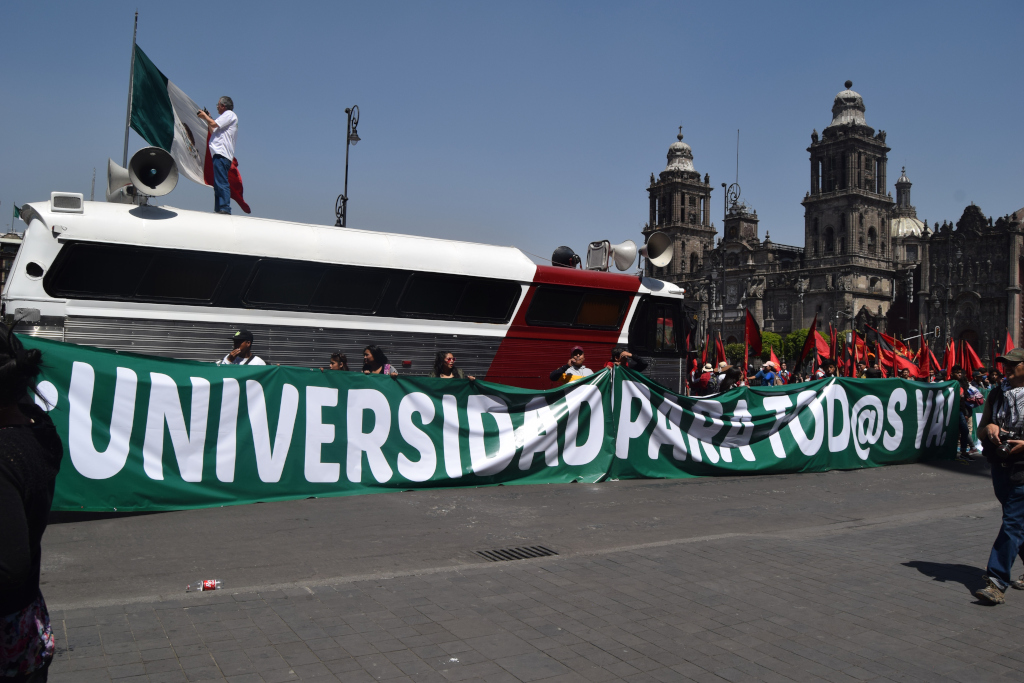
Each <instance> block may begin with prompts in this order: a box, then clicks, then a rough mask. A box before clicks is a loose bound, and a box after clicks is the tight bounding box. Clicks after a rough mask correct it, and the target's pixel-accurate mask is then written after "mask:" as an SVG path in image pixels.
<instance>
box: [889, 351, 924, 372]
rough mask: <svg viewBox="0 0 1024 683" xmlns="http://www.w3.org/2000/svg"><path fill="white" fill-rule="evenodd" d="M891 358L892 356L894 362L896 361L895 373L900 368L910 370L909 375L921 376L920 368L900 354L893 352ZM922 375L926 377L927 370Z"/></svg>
mask: <svg viewBox="0 0 1024 683" xmlns="http://www.w3.org/2000/svg"><path fill="white" fill-rule="evenodd" d="M893 358H894V360H895V363H896V372H897V373H898V372H900V371H901V370H907V371H908V372H910V376H911V377H921V376H922V375H921V368H919V367H918V366H916V365H914V364H913V363H911V362H910V361H909V360H907V359H906V358H904V357H903V356H900V355H899V354H893ZM923 376H924V377H927V376H928V374H927V372H926V373H925V374H924V375H923Z"/></svg>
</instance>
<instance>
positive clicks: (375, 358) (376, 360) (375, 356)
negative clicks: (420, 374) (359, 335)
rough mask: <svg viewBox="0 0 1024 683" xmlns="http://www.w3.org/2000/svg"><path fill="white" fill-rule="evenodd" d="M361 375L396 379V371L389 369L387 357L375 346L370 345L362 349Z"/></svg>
mask: <svg viewBox="0 0 1024 683" xmlns="http://www.w3.org/2000/svg"><path fill="white" fill-rule="evenodd" d="M363 374H364V375H391V378H392V379H394V378H395V377H398V370H395V369H394V368H393V367H391V364H390V363H388V357H387V355H385V353H384V351H383V350H382V349H381V348H380V347H379V346H377V345H376V344H370V345H369V346H367V347H366V348H365V349H363Z"/></svg>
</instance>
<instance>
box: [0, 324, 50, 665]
mask: <svg viewBox="0 0 1024 683" xmlns="http://www.w3.org/2000/svg"><path fill="white" fill-rule="evenodd" d="M41 361H42V354H41V353H40V352H39V350H38V349H30V350H28V351H26V350H25V349H24V348H23V347H22V345H21V342H20V341H19V340H18V339H17V338H16V337H15V336H14V333H13V330H10V329H8V328H7V327H6V326H3V325H0V454H3V457H2V458H0V520H2V522H0V525H2V531H0V679H2V680H9V681H26V682H27V681H45V680H46V672H47V669H48V668H49V666H50V661H51V660H52V659H53V652H54V640H53V629H52V628H51V626H50V615H49V612H48V611H47V609H46V601H45V600H43V595H42V593H41V592H40V590H39V569H40V562H41V556H42V548H41V546H40V542H41V540H42V538H43V532H44V531H45V530H46V523H47V520H48V517H49V514H50V506H51V505H52V503H53V494H54V486H55V482H56V479H57V472H58V471H59V470H60V464H61V459H62V458H63V455H64V447H63V445H62V444H61V440H60V437H59V436H58V435H57V430H56V428H55V427H54V425H53V422H52V421H51V420H50V417H49V415H47V413H45V412H44V411H43V410H41V409H40V408H39V407H38V406H37V405H36V404H35V403H33V402H32V401H30V400H28V395H29V393H28V392H29V391H30V390H31V391H33V392H34V391H36V389H35V377H36V375H38V374H39V371H40V364H41ZM54 396H55V394H54ZM37 400H40V401H42V400H43V399H42V398H41V397H40V398H37Z"/></svg>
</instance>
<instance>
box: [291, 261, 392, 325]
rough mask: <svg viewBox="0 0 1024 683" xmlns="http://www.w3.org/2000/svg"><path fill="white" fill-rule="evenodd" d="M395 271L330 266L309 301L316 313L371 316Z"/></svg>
mask: <svg viewBox="0 0 1024 683" xmlns="http://www.w3.org/2000/svg"><path fill="white" fill-rule="evenodd" d="M393 272H394V271H389V270H385V269H383V268H359V267H356V266H330V267H329V268H328V269H327V272H326V273H325V274H324V277H323V279H322V280H320V286H319V287H317V289H316V294H314V295H313V299H312V301H310V307H311V308H313V309H314V310H322V311H326V312H342V313H343V312H351V313H362V314H364V315H367V314H369V315H372V314H373V313H374V312H375V311H376V310H377V306H378V304H379V303H380V300H381V297H383V296H384V292H385V291H387V288H388V285H389V284H390V282H391V275H392V273H393Z"/></svg>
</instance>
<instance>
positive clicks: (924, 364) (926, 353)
mask: <svg viewBox="0 0 1024 683" xmlns="http://www.w3.org/2000/svg"><path fill="white" fill-rule="evenodd" d="M931 355H932V352H931V350H930V349H929V348H928V342H926V341H925V340H924V338H923V337H922V338H921V349H920V350H919V351H918V352H917V373H918V374H917V376H918V377H924V378H927V377H928V375H930V374H931V362H930V361H931Z"/></svg>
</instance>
